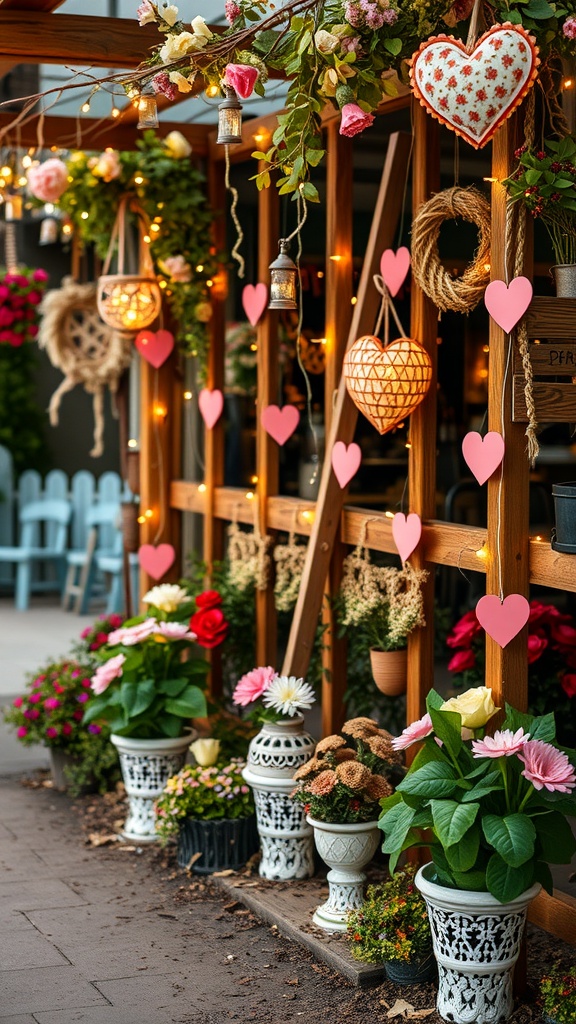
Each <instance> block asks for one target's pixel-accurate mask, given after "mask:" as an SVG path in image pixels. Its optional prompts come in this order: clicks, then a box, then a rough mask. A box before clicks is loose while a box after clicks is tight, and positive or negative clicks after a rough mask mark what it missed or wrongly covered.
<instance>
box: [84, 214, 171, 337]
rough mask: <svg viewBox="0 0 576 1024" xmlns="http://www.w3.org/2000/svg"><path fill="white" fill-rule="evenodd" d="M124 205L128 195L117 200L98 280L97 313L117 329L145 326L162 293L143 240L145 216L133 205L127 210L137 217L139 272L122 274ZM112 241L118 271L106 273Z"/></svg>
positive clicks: (155, 311) (155, 313) (159, 305)
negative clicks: (118, 201) (101, 271)
mask: <svg viewBox="0 0 576 1024" xmlns="http://www.w3.org/2000/svg"><path fill="white" fill-rule="evenodd" d="M128 206H129V201H128V197H127V196H124V197H123V199H122V200H121V201H120V206H119V207H118V213H117V215H116V220H115V221H114V227H113V229H112V235H111V237H110V245H109V246H108V252H107V254H106V259H105V261H104V267H103V274H102V276H101V277H100V278H99V279H98V295H97V305H98V312H99V313H100V316H101V317H102V319H103V320H104V322H105V323H107V324H108V326H109V327H112V328H114V330H116V331H120V332H132V331H140V330H142V329H143V328H144V327H149V326H150V324H152V323H153V322H154V320H155V319H156V317H157V316H158V315H159V314H160V310H161V308H162V293H161V291H160V286H159V284H158V281H157V279H156V275H155V273H154V265H153V263H152V257H151V256H150V250H149V248H148V243H147V242H145V241H144V236H145V235H146V227H147V224H146V216H145V214H144V211H143V210H141V209H140V207H139V206H135V205H134V204H133V205H132V206H131V209H132V210H133V212H134V213H135V214H136V217H137V220H138V238H139V267H140V271H141V272H140V273H139V274H125V273H124V259H125V252H126V219H127V214H128ZM116 243H118V273H117V274H109V273H108V270H109V268H110V263H111V261H112V255H113V253H114V251H115V249H116Z"/></svg>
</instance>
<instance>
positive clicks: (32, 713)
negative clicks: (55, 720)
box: [24, 708, 40, 722]
mask: <svg viewBox="0 0 576 1024" xmlns="http://www.w3.org/2000/svg"><path fill="white" fill-rule="evenodd" d="M24 718H29V719H30V721H31V722H33V721H34V720H35V719H36V718H40V712H39V711H38V708H26V711H25V712H24Z"/></svg>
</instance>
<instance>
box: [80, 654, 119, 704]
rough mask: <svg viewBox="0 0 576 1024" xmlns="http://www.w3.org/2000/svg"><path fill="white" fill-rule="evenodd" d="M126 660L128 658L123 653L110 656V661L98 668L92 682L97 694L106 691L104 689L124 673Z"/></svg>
mask: <svg viewBox="0 0 576 1024" xmlns="http://www.w3.org/2000/svg"><path fill="white" fill-rule="evenodd" d="M125 661H126V658H125V657H124V655H123V654H117V655H116V657H115V658H109V659H108V661H106V662H104V664H103V665H100V666H99V667H98V668H97V669H96V672H95V673H94V675H93V676H92V682H91V686H92V690H93V691H94V693H95V694H97V695H99V694H101V693H104V690H107V689H108V687H109V686H110V683H111V682H113V680H114V679H118V678H119V677H120V676H121V675H122V665H123V664H124V662H125ZM81 696H84V694H81Z"/></svg>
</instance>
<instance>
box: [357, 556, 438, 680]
mask: <svg viewBox="0 0 576 1024" xmlns="http://www.w3.org/2000/svg"><path fill="white" fill-rule="evenodd" d="M427 576H428V573H427V572H426V571H425V570H423V569H414V568H412V566H411V565H410V564H409V563H407V562H406V563H404V565H403V566H402V568H401V569H396V568H394V567H393V566H379V565H374V564H373V563H372V562H371V561H370V557H369V554H368V549H367V548H365V547H364V548H363V547H362V544H359V545H358V547H357V548H355V550H354V551H353V552H352V553H351V554H350V555H348V557H347V558H346V559H345V560H344V569H343V575H342V583H341V584H340V592H339V596H338V605H339V615H338V617H339V622H340V626H341V627H342V629H343V631H344V632H346V630H352V631H356V630H358V629H360V630H362V631H363V633H364V635H365V637H366V642H367V644H368V646H369V648H370V662H371V665H372V675H373V678H374V682H375V683H376V686H377V687H378V689H379V690H380V692H381V693H385V694H387V695H388V696H390V697H393V696H398V695H399V694H401V693H404V692H405V690H406V663H407V644H408V637H409V635H410V633H411V632H412V631H413V630H414V629H417V628H418V627H419V626H424V625H426V622H425V619H424V603H423V599H422V590H421V587H422V583H423V582H424V581H425V580H426V578H427Z"/></svg>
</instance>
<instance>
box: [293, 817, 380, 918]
mask: <svg viewBox="0 0 576 1024" xmlns="http://www.w3.org/2000/svg"><path fill="white" fill-rule="evenodd" d="M306 821H307V822H308V823H309V824H310V825H312V827H313V829H314V842H315V843H316V849H317V850H318V853H319V854H320V856H321V857H322V860H323V861H324V862H325V863H326V864H327V865H328V867H329V868H330V871H329V872H328V875H327V879H328V886H329V896H328V899H327V900H326V903H323V904H322V905H321V906H320V907H318V909H317V910H316V912H315V914H314V917H313V918H312V920H313V921H314V924H315V925H318V927H319V928H326V929H327V930H328V931H338V932H343V931H345V930H346V915H347V914H348V911H350V910H358V909H359V908H360V907H361V906H362V904H363V903H364V882H365V881H366V875H365V874H364V872H363V871H362V868H364V867H366V865H367V864H368V863H369V861H371V860H372V857H373V856H374V854H375V852H376V849H377V847H378V843H379V840H380V835H381V833H380V831H379V829H378V822H377V821H366V822H359V823H357V824H354V825H339V824H331V823H329V822H325V821H316V819H315V818H306Z"/></svg>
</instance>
